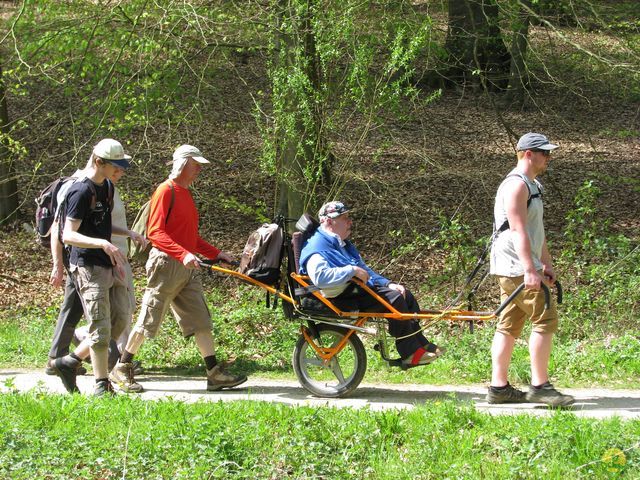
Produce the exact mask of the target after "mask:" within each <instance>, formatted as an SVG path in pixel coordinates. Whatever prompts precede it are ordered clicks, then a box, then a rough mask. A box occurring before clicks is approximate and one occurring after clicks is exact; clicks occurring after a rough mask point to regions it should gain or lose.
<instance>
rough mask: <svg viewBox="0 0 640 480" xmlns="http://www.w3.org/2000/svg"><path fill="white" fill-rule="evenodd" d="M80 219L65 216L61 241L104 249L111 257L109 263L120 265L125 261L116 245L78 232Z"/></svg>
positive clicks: (82, 246) (81, 246)
mask: <svg viewBox="0 0 640 480" xmlns="http://www.w3.org/2000/svg"><path fill="white" fill-rule="evenodd" d="M81 223H82V220H76V219H71V218H67V220H66V221H65V224H64V230H63V232H62V241H63V242H64V243H66V244H69V245H73V246H76V247H80V248H96V249H101V250H104V252H105V253H106V254H107V255H108V256H109V258H110V259H111V264H112V265H114V266H116V267H117V266H121V265H124V263H125V262H126V261H127V260H126V258H125V257H124V255H123V254H122V252H121V251H120V250H118V247H116V246H115V245H113V244H112V243H111V242H108V241H107V240H104V239H102V238H93V237H87V236H86V235H83V234H81V233H80V232H78V229H79V228H80V224H81Z"/></svg>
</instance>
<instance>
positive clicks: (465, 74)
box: [445, 0, 510, 91]
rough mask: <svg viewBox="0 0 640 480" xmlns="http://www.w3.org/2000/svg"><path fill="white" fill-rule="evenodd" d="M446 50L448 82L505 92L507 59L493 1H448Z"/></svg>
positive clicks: (495, 4) (507, 70)
mask: <svg viewBox="0 0 640 480" xmlns="http://www.w3.org/2000/svg"><path fill="white" fill-rule="evenodd" d="M445 48H446V50H447V52H448V56H449V70H448V79H449V81H451V82H453V83H454V84H458V85H472V86H473V87H474V88H475V89H476V90H478V89H480V88H482V89H483V90H488V91H498V90H504V89H505V88H506V87H507V84H508V75H509V63H510V56H509V52H508V51H507V48H506V46H505V44H504V42H503V41H502V35H501V32H500V26H499V10H498V5H497V3H496V2H495V0H449V27H448V31H447V39H446V42H445Z"/></svg>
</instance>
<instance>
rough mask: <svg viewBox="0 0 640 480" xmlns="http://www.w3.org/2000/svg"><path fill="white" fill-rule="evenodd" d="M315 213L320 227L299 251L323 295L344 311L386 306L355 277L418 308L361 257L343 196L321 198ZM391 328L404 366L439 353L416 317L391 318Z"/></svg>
mask: <svg viewBox="0 0 640 480" xmlns="http://www.w3.org/2000/svg"><path fill="white" fill-rule="evenodd" d="M318 217H319V219H320V227H319V228H318V229H317V230H316V232H315V233H314V234H313V236H311V238H309V240H308V241H307V242H306V243H305V245H304V247H303V248H302V252H301V254H300V272H301V273H303V274H307V275H309V277H310V279H311V281H312V282H313V283H314V284H315V285H316V286H318V287H319V288H320V289H321V293H322V295H324V296H325V297H326V298H330V299H331V301H332V303H333V304H334V305H336V306H337V307H338V308H339V309H341V310H343V311H355V310H358V311H360V312H385V311H387V309H385V307H384V306H383V305H381V304H380V302H379V301H378V300H376V299H375V298H374V297H373V296H372V295H371V294H369V293H367V292H366V291H364V289H362V288H361V287H358V286H357V285H356V284H355V283H353V282H351V281H350V280H351V279H352V278H354V277H355V278H358V279H360V280H362V281H363V282H364V283H366V284H367V286H368V287H370V288H371V289H372V290H373V291H374V292H376V293H377V294H378V295H380V296H381V297H382V298H384V299H386V301H387V302H389V303H390V304H391V305H392V306H393V307H394V308H396V309H397V310H398V311H400V312H403V313H411V312H414V313H415V312H419V311H420V307H419V306H418V302H417V301H416V299H415V298H414V296H413V294H412V293H411V292H410V291H409V290H407V289H406V288H405V287H403V286H402V285H400V284H398V283H393V282H391V281H390V280H388V279H386V278H385V277H383V276H382V275H379V274H377V273H376V272H374V271H373V270H371V268H369V267H368V266H367V264H366V263H364V261H363V260H362V258H361V257H360V253H359V252H358V249H357V248H356V247H355V246H354V245H353V244H352V243H351V242H349V241H348V240H347V238H349V235H351V226H352V223H353V222H352V220H351V218H350V217H349V209H348V208H347V207H346V206H345V205H344V204H343V203H342V202H335V201H334V202H329V203H326V204H324V205H323V206H322V208H321V209H320V211H319V212H318ZM389 333H390V334H391V335H392V336H393V337H395V338H396V348H397V349H398V353H399V354H400V356H401V357H402V363H403V364H405V365H407V366H417V365H426V364H428V363H431V362H433V361H434V360H435V359H436V358H438V357H439V356H440V355H441V354H442V353H443V350H442V349H441V348H439V347H438V346H437V345H436V344H434V343H431V342H430V341H429V340H427V339H426V338H425V336H424V335H423V334H422V332H421V331H420V324H419V323H418V322H417V321H416V320H389Z"/></svg>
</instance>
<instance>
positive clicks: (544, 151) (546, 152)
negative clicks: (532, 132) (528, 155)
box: [529, 148, 551, 157]
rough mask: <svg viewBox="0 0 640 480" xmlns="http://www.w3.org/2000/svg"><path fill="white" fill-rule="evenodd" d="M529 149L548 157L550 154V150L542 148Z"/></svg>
mask: <svg viewBox="0 0 640 480" xmlns="http://www.w3.org/2000/svg"><path fill="white" fill-rule="evenodd" d="M529 151H530V152H536V153H541V154H542V155H544V156H545V157H550V156H551V150H543V149H541V148H530V149H529Z"/></svg>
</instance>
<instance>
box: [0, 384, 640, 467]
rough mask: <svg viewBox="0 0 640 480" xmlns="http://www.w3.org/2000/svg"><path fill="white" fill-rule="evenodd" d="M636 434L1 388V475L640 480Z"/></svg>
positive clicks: (584, 423)
mask: <svg viewBox="0 0 640 480" xmlns="http://www.w3.org/2000/svg"><path fill="white" fill-rule="evenodd" d="M96 425H100V428H96ZM639 435H640V424H639V423H638V422H637V421H628V422H623V421H621V420H620V419H612V420H588V419H581V418H578V417H577V416H575V415H573V414H571V413H562V412H560V413H556V414H554V415H552V416H549V417H536V416H528V415H522V416H514V417H511V416H506V415H505V416H502V415H498V416H491V415H487V414H482V413H479V412H477V411H476V410H475V409H474V408H473V407H472V406H470V405H467V404H460V403H456V402H453V401H451V400H448V399H446V398H440V399H436V400H435V401H433V402H428V403H427V404H426V405H423V406H420V407H417V408H415V409H414V410H411V411H406V410H405V411H394V410H389V411H384V412H373V411H368V410H354V409H334V408H323V407H320V408H318V407H314V408H310V407H297V408H294V407H289V406H285V405H279V404H267V403H257V402H248V401H245V402H233V403H222V402H220V403H196V404H184V403H181V402H176V401H172V400H169V401H163V402H144V401H141V400H139V399H135V398H130V397H126V396H118V397H116V398H113V399H93V398H87V397H83V396H78V395H77V396H73V397H70V396H66V395H65V396H59V395H55V396H48V395H44V394H41V393H38V392H37V391H36V392H32V393H29V394H3V395H0V447H1V448H0V476H1V477H3V478H5V477H6V478H12V479H16V480H18V479H31V478H50V479H63V478H69V476H70V475H72V476H74V477H78V478H149V479H151V478H153V479H163V478H171V479H183V478H184V479H186V478H189V479H210V478H220V479H222V478H247V479H249V478H251V479H255V478H258V479H263V478H264V479H267V478H318V479H320V478H344V479H346V478H381V479H387V478H388V479H391V478H469V479H475V478H495V479H512V478H522V479H535V478H542V477H549V478H561V477H566V478H576V479H591V478H620V476H621V475H623V476H625V477H626V478H635V477H636V476H637V475H638V474H639V473H640V457H639V452H638V443H637V439H638V437H639ZM615 459H623V460H624V461H621V460H615Z"/></svg>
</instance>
